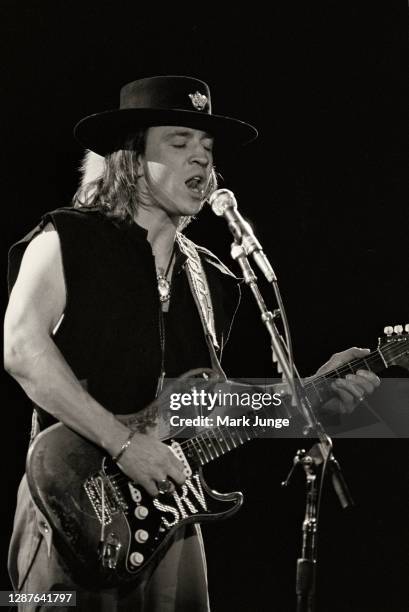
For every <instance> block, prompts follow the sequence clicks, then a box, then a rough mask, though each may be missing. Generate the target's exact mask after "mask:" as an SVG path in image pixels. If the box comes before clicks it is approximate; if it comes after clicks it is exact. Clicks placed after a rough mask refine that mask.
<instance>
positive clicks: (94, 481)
mask: <svg viewBox="0 0 409 612" xmlns="http://www.w3.org/2000/svg"><path fill="white" fill-rule="evenodd" d="M84 489H85V492H86V494H87V496H88V499H89V501H90V502H91V505H92V507H93V509H94V511H95V514H96V515H97V518H98V520H99V522H100V523H101V525H102V523H103V524H104V525H109V524H110V523H112V516H113V515H114V514H117V513H118V512H123V511H125V510H127V509H128V507H127V505H126V503H125V500H124V499H123V497H122V495H121V493H120V491H119V488H118V487H116V486H115V484H114V483H112V482H111V480H110V479H109V478H107V477H106V476H105V475H101V474H96V475H95V476H91V477H90V478H87V480H86V481H85V482H84ZM102 513H103V514H104V517H102Z"/></svg>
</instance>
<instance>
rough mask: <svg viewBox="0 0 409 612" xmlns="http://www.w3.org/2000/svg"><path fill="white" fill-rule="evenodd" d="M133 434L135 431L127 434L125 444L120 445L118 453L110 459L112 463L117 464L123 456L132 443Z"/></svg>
mask: <svg viewBox="0 0 409 612" xmlns="http://www.w3.org/2000/svg"><path fill="white" fill-rule="evenodd" d="M135 434H136V431H131V432H130V433H129V436H128V437H127V439H126V440H125V442H124V443H123V444H122V446H121V448H120V449H119V453H118V454H117V455H115V457H112V461H115V463H118V461H119V460H120V458H121V457H122V455H123V454H124V452H125V451H126V449H127V448H128V446H130V444H131V442H132V438H133V437H134V435H135Z"/></svg>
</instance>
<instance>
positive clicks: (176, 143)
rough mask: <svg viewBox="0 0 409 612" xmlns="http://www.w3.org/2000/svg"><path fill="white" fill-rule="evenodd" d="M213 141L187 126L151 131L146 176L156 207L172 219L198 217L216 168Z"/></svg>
mask: <svg viewBox="0 0 409 612" xmlns="http://www.w3.org/2000/svg"><path fill="white" fill-rule="evenodd" d="M212 149H213V138H212V137H211V136H209V134H207V133H206V132H202V131H200V130H195V129H192V128H185V127H174V126H158V127H151V128H149V129H148V131H147V134H146V147H145V154H144V155H143V157H142V171H143V177H141V178H142V179H144V180H145V181H146V185H147V187H148V191H149V192H150V195H151V199H152V200H153V202H154V204H155V205H157V206H158V207H159V208H161V209H162V210H165V211H166V212H167V213H168V214H169V215H171V216H188V215H195V214H196V213H198V212H199V210H200V209H201V207H202V206H203V202H204V199H205V197H206V194H207V188H208V185H209V181H210V174H211V171H212V167H213V153H212Z"/></svg>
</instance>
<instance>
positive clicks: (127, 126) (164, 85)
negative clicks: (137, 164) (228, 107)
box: [74, 76, 257, 155]
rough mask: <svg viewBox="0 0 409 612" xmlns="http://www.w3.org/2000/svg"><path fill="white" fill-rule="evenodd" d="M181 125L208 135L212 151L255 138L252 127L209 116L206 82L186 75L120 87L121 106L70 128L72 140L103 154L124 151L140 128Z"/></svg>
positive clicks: (145, 80)
mask: <svg viewBox="0 0 409 612" xmlns="http://www.w3.org/2000/svg"><path fill="white" fill-rule="evenodd" d="M159 125H180V126H183V127H190V128H194V129H198V130H202V131H204V132H208V133H209V134H210V135H211V136H213V137H214V138H215V140H216V146H217V144H218V143H219V141H220V142H221V144H222V145H223V146H237V145H243V144H246V143H248V142H250V141H251V140H254V139H255V138H257V130H256V128H255V127H253V126H252V125H249V124H248V123H245V122H244V121H240V120H239V119H233V118H232V117H223V116H221V115H213V114H212V105H211V98H210V90H209V87H208V85H207V84H206V83H204V82H203V81H200V80H198V79H193V78H191V77H185V76H158V77H151V78H147V79H140V80H138V81H132V83H128V84H127V85H124V87H122V89H121V94H120V107H119V109H116V110H111V111H106V112H102V113H96V114H95V115H89V116H88V117H84V119H81V121H79V122H78V123H77V125H76V126H75V128H74V135H75V137H76V138H77V140H78V141H79V142H80V143H81V144H82V145H83V146H84V147H86V148H87V149H90V150H91V151H94V152H95V153H99V154H100V155H107V154H108V153H112V152H113V151H116V150H118V149H121V148H123V147H124V145H125V143H126V142H127V141H129V138H130V137H132V134H134V133H135V132H137V131H138V130H139V129H141V128H145V127H150V126H159Z"/></svg>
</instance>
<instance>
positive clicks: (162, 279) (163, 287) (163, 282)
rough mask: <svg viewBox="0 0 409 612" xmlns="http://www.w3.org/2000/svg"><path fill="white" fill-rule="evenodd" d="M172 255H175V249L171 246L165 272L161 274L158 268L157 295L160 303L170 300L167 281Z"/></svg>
mask: <svg viewBox="0 0 409 612" xmlns="http://www.w3.org/2000/svg"><path fill="white" fill-rule="evenodd" d="M174 254H175V247H174V246H173V248H172V252H171V254H170V258H169V262H168V265H167V267H166V270H165V272H164V273H162V271H161V268H159V274H158V275H157V279H158V293H159V299H160V301H161V302H167V301H168V300H169V299H170V282H169V281H168V274H169V270H170V266H171V264H172V261H173V256H174Z"/></svg>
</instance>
